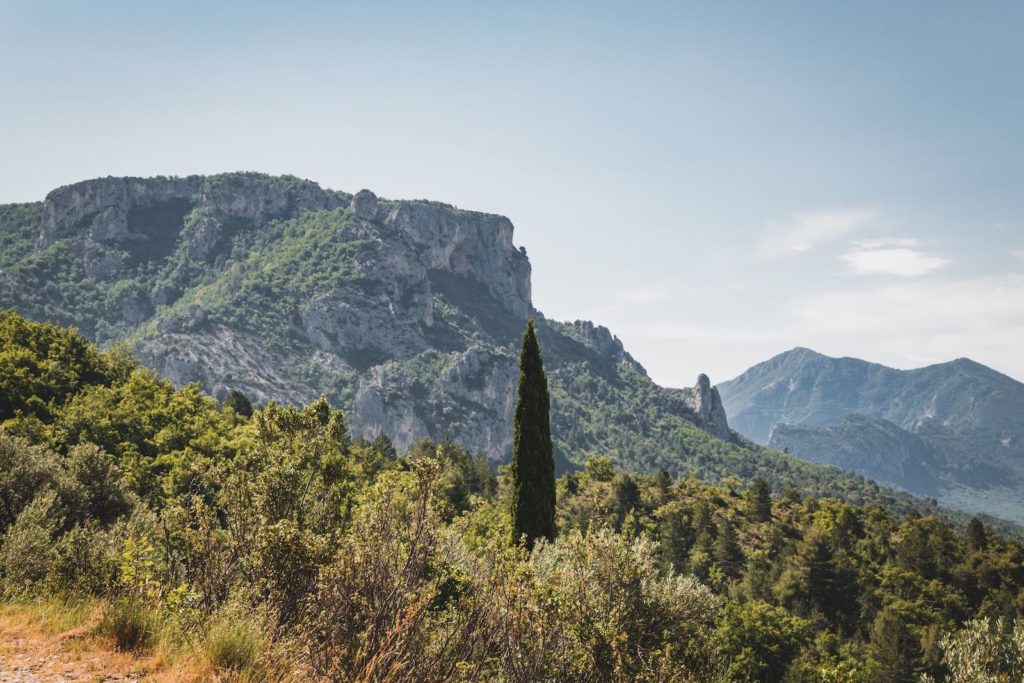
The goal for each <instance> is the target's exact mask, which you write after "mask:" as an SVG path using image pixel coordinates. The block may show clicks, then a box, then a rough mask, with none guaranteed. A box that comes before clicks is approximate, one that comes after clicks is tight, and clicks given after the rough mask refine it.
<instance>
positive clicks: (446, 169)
mask: <svg viewBox="0 0 1024 683" xmlns="http://www.w3.org/2000/svg"><path fill="white" fill-rule="evenodd" d="M1021 35H1024V4H1022V3H985V2H971V3H965V2H957V3H942V2H857V3H823V2H800V3H797V2H781V3H753V2H750V3H704V2H702V3H642V2H629V3H626V2H623V3H597V2H581V3H541V2H538V3H526V2H517V3H501V6H497V5H496V6H494V7H488V6H485V5H484V4H483V3H471V2H466V3H446V2H431V3H426V2H408V3H387V2H378V3H360V4H347V3H337V2H331V3H327V2H323V3H316V2H289V3H285V2H279V3H271V2H250V3H241V2H209V1H206V2H185V1H177V2H166V3H160V4H158V3H155V2H130V1H123V2H114V1H109V0H90V1H89V2H75V1H72V0H68V1H67V2H60V3H58V2H47V1H45V0H32V1H31V2H29V1H25V2H11V1H4V0H0V93H2V97H0V201H26V200H33V199H39V198H42V197H43V196H44V195H45V193H46V192H47V191H48V190H50V189H52V188H53V187H56V186H59V185H61V184H65V183H69V182H74V181H76V180H81V179H84V178H90V177H95V176H103V175H154V174H178V175H184V174H189V173H213V172H219V171H228V170H259V171H265V172H269V173H292V174H295V175H299V176H303V177H307V178H310V179H313V180H316V181H318V182H320V183H321V184H322V185H324V186H327V187H333V188H336V189H343V190H348V191H354V190H358V189H359V188H362V187H369V188H370V189H373V190H374V191H375V192H377V193H378V194H380V195H382V196H387V197H395V198H399V197H405V198H410V197H427V198H431V199H437V200H441V201H447V202H451V203H454V204H457V205H459V206H462V207H465V208H472V209H479V210H485V211H493V212H497V213H503V214H505V215H508V216H509V217H510V218H511V219H512V220H513V222H514V223H515V225H516V242H517V243H518V244H521V245H524V246H525V247H526V248H527V250H528V252H529V255H530V258H531V261H532V263H533V267H534V303H535V304H536V305H537V307H538V308H540V309H541V310H542V311H544V312H545V314H547V315H548V316H550V317H555V318H560V319H573V318H589V319H593V320H594V321H596V322H599V323H602V324H605V325H608V326H609V327H610V328H611V329H612V330H613V331H614V332H615V333H616V334H618V335H619V336H620V337H621V338H622V339H623V341H624V342H625V344H626V346H627V348H628V349H629V350H630V351H632V352H633V354H634V355H635V356H636V357H637V358H638V359H639V360H640V361H641V362H642V363H644V365H646V366H647V367H648V369H649V370H650V372H651V374H652V375H653V376H654V377H655V378H656V379H658V380H659V381H662V382H663V383H667V384H671V385H683V384H692V382H693V380H694V377H695V376H696V374H697V373H698V372H701V371H704V372H707V373H708V374H710V375H711V378H712V381H721V380H725V379H728V378H730V377H732V376H734V375H736V374H738V373H739V372H741V371H742V370H743V369H745V368H746V367H747V366H749V365H751V364H753V363H755V362H757V361H759V360H763V359H765V358H767V357H769V356H771V355H773V354H775V353H778V352H780V351H783V350H785V349H787V348H790V347H793V346H797V345H802V346H809V347H811V348H814V349H816V350H819V351H822V352H824V353H829V354H833V355H854V356H859V357H863V358H866V359H868V360H875V361H879V362H884V363H887V364H891V365H895V366H898V367H911V366H916V365H921V364H925V363H930V362H938V361H942V360H947V359H951V358H955V357H958V356H969V357H972V358H974V359H976V360H978V361H980V362H983V363H986V364H989V365H992V366H993V367H995V368H997V369H999V370H1002V371H1004V372H1008V373H1010V374H1012V375H1014V376H1016V377H1018V378H1024V191H1022V189H1024V187H1022V185H1024V183H1022V180H1024V41H1022V40H1021V39H1020V36H1021Z"/></svg>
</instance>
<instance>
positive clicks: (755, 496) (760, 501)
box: [747, 477, 772, 522]
mask: <svg viewBox="0 0 1024 683" xmlns="http://www.w3.org/2000/svg"><path fill="white" fill-rule="evenodd" d="M747 495H748V496H750V497H749V499H748V505H749V506H750V508H749V509H750V516H751V517H752V518H753V519H755V520H756V521H758V522H769V521H771V519H772V494H771V490H770V489H769V488H768V482H766V481H765V480H764V479H761V478H760V477H758V478H757V479H755V480H754V485H753V486H751V487H750V493H748V494H747Z"/></svg>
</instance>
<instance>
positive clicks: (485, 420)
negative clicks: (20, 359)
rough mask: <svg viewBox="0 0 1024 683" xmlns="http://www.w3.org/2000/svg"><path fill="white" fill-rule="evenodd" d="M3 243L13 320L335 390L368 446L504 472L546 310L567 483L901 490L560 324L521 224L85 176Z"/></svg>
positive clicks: (172, 370)
mask: <svg viewBox="0 0 1024 683" xmlns="http://www.w3.org/2000/svg"><path fill="white" fill-rule="evenodd" d="M0 233H2V234H3V237H4V239H3V243H2V247H0V308H13V309H16V310H17V311H19V312H20V313H21V314H22V315H25V316H27V317H29V318H33V319H36V320H46V321H52V322H56V323H59V324H63V325H74V326H77V327H78V328H79V329H80V330H81V331H82V332H83V333H84V334H86V335H87V336H88V337H90V338H91V339H93V340H95V341H97V342H99V343H100V344H102V345H110V344H114V343H121V342H124V343H127V344H128V345H129V346H130V348H131V350H132V352H133V353H134V354H135V355H136V357H138V358H139V359H140V360H142V361H143V362H144V363H145V364H147V365H148V366H150V367H152V368H154V369H155V370H157V371H158V372H159V373H161V374H162V375H163V376H165V377H168V378H169V379H171V380H172V381H173V382H174V383H175V384H176V385H178V386H181V385H183V384H186V383H188V382H192V381H196V382H199V383H200V385H201V386H202V388H203V389H204V390H205V391H207V392H209V393H211V394H213V395H214V396H217V397H223V396H224V395H225V394H226V393H227V392H228V391H230V390H232V389H238V390H240V391H242V392H244V393H245V394H246V395H247V396H249V397H250V398H251V399H252V400H254V401H257V402H262V401H266V400H269V399H274V400H276V401H279V402H285V403H293V404H302V403H305V402H308V401H310V400H312V399H314V398H316V397H317V396H319V395H321V394H323V395H325V396H326V397H327V398H328V399H329V400H330V401H331V403H332V404H333V405H336V406H339V407H341V408H343V409H344V410H345V411H346V417H347V421H348V423H349V425H350V426H351V428H352V430H353V432H354V434H355V435H356V436H361V437H365V438H367V439H370V438H373V437H375V436H377V435H378V434H387V435H389V436H390V437H391V438H392V439H393V440H394V442H395V445H396V446H397V447H398V449H399V450H404V449H405V448H407V447H408V446H409V445H410V444H411V443H413V441H414V440H416V439H417V438H418V437H421V436H431V437H434V438H451V439H453V440H455V441H457V442H459V443H461V444H463V445H465V446H467V447H468V448H471V449H473V450H479V451H483V452H485V453H486V454H487V455H488V456H489V457H490V458H491V459H493V460H496V461H507V459H508V457H509V455H510V451H511V443H512V432H511V425H512V410H513V407H514V406H513V402H514V387H515V378H516V376H517V372H518V345H519V339H520V335H521V334H522V331H523V329H524V327H525V323H526V319H527V317H528V316H533V317H534V318H535V319H536V320H537V330H538V338H539V340H540V344H541V348H542V352H543V355H544V361H545V367H546V370H547V373H548V379H549V385H550V390H551V398H552V407H553V410H552V431H553V434H554V438H555V451H556V459H557V462H558V465H559V468H560V469H561V470H563V471H564V470H566V469H570V468H572V467H575V466H578V465H580V464H581V463H583V462H584V461H585V460H586V459H587V458H589V457H591V456H595V455H601V456H607V457H609V458H611V459H612V460H613V461H615V462H618V463H621V464H623V465H625V466H628V467H630V468H632V469H634V470H638V471H654V470H657V469H658V468H665V469H666V470H668V471H669V472H672V473H677V472H682V473H686V472H693V473H694V474H695V475H696V476H698V477H701V478H703V479H706V480H710V481H721V480H723V479H724V478H726V477H729V476H738V477H741V478H746V479H749V478H752V477H754V476H763V477H764V478H765V479H767V480H768V481H769V482H771V484H772V485H773V487H775V488H776V489H777V490H781V488H783V487H786V486H794V487H800V488H802V489H803V490H804V491H806V492H812V491H817V492H819V493H821V494H824V495H837V496H845V497H849V498H852V499H856V500H874V501H892V500H895V499H896V498H898V496H897V497H896V498H894V497H893V496H894V494H893V493H892V492H891V491H888V490H883V489H880V488H879V487H877V486H876V485H874V484H872V483H870V482H867V481H866V480H864V479H862V478H860V477H852V476H848V475H844V474H841V473H840V472H839V471H837V470H835V469H833V468H826V467H821V466H815V465H809V464H807V463H803V462H801V461H800V460H798V459H796V458H793V457H790V456H786V455H784V454H782V453H779V452H777V451H772V450H769V449H765V448H763V447H760V446H758V445H756V444H753V443H751V442H749V441H747V440H746V439H744V438H742V437H740V436H739V435H737V434H736V433H735V432H733V431H732V430H731V429H730V427H729V423H728V421H727V419H726V412H725V410H724V409H723V406H722V403H721V399H720V397H719V395H718V392H717V390H715V389H714V388H713V387H712V385H711V382H710V380H709V379H708V378H707V377H706V376H703V375H702V376H701V377H699V378H698V381H697V384H696V385H695V386H694V387H693V388H691V389H670V388H664V387H660V386H658V385H657V384H655V383H654V382H653V381H652V380H651V379H650V378H649V377H648V376H647V374H646V372H645V371H644V369H643V367H642V366H641V365H640V364H639V363H638V362H637V361H636V360H635V359H634V358H633V357H632V356H630V355H629V353H627V352H626V351H625V349H624V348H623V346H622V343H621V342H620V341H619V340H618V338H616V337H615V336H614V335H613V334H612V333H611V332H610V331H609V330H608V329H606V328H604V327H602V326H600V325H595V324H593V323H590V322H586V321H575V322H571V323H563V322H557V321H553V320H549V319H547V318H545V317H544V316H543V314H542V313H541V312H540V311H538V310H537V309H536V308H535V307H534V305H533V301H532V298H531V285H530V272H531V270H530V262H529V259H528V258H527V255H526V252H525V250H524V249H522V248H519V247H516V246H515V245H514V244H513V226H512V223H511V221H509V220H508V219H507V218H505V217H503V216H497V215H491V214H486V213H479V212H475V211H466V210H461V209H457V208H455V207H453V206H450V205H447V204H442V203H438V202H433V201H426V200H413V201H406V200H386V199H382V198H378V197H376V196H375V195H374V194H373V193H372V192H370V191H368V190H362V191H360V192H357V193H355V194H348V193H345V192H337V191H333V190H328V189H323V188H321V187H320V186H319V185H317V184H316V183H313V182H310V181H307V180H300V179H298V178H294V177H290V176H284V177H272V176H266V175H261V174H254V173H231V174H224V175H216V176H190V177H187V178H165V177H160V178H148V179H144V178H101V179H96V180H89V181H85V182H81V183H76V184H74V185H69V186H66V187H62V188H59V189H57V190H54V191H53V192H51V193H50V194H49V195H47V197H46V198H45V200H44V201H43V202H35V203H26V204H16V205H7V206H2V207H0ZM901 500H902V499H901Z"/></svg>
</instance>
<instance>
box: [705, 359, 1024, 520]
mask: <svg viewBox="0 0 1024 683" xmlns="http://www.w3.org/2000/svg"><path fill="white" fill-rule="evenodd" d="M718 389H719V391H720V393H721V396H722V401H723V403H724V405H725V410H726V413H727V414H728V415H729V422H730V424H731V425H732V427H733V428H734V429H736V430H737V431H739V432H740V433H741V434H743V435H745V436H747V437H748V438H750V439H752V440H754V441H756V442H758V443H761V444H764V445H767V446H770V447H772V448H778V449H784V450H786V451H788V452H789V453H792V454H794V455H797V456H798V457H800V458H803V459H805V460H809V461H811V462H818V463H825V464H830V465H835V466H837V467H841V468H843V469H846V470H850V471H853V472H857V473H860V474H863V475H864V476H867V477H870V478H872V479H874V480H876V481H879V482H882V483H885V484H888V485H891V486H896V487H899V488H902V489H905V490H907V491H909V492H911V493H915V494H917V495H924V496H933V497H935V498H937V499H938V500H939V502H940V503H942V504H944V505H948V506H951V507H955V508H959V509H962V510H965V511H969V512H984V513H988V514H993V515H997V516H1000V517H1004V518H1006V519H1010V520H1014V521H1016V522H1018V523H1022V522H1024V384H1022V383H1021V382H1018V381H1016V380H1014V379H1012V378H1010V377H1007V376H1006V375H1003V374H1000V373H999V372H996V371H995V370H992V369H991V368H988V367H985V366H984V365H981V364H979V363H976V362H974V361H972V360H968V359H966V358H960V359H957V360H954V361H950V362H948V363H941V364H938V365H931V366H928V367H924V368H919V369H916V370H896V369H893V368H889V367H885V366H883V365H878V364H875V363H869V362H866V361H863V360H858V359H856V358H831V357H829V356H825V355H822V354H820V353H816V352H814V351H811V350H810V349H804V348H796V349H793V350H791V351H787V352H785V353H783V354H780V355H778V356H775V357H774V358H771V359H770V360H767V361H765V362H763V363H760V364H758V365H755V366H754V367H752V368H750V369H749V370H747V371H746V372H744V373H743V374H742V375H740V376H739V377H737V378H735V379H733V380H730V381H728V382H724V383H722V384H720V385H718Z"/></svg>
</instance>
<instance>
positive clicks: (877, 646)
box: [869, 607, 922, 683]
mask: <svg viewBox="0 0 1024 683" xmlns="http://www.w3.org/2000/svg"><path fill="white" fill-rule="evenodd" d="M870 631H871V644H870V648H869V650H870V652H871V656H872V658H873V659H874V660H875V663H876V664H878V671H877V673H876V676H877V679H878V680H879V681H882V682H884V683H913V681H916V680H918V674H919V673H920V672H921V656H922V652H921V642H920V641H919V640H918V638H917V636H915V635H914V633H913V632H912V631H911V630H910V627H909V626H907V619H906V618H905V617H904V616H903V615H901V614H899V613H898V612H896V611H895V610H894V609H893V608H891V607H886V608H885V609H883V610H882V611H881V612H879V613H878V616H877V617H875V621H874V622H873V623H872V624H871V629H870Z"/></svg>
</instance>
